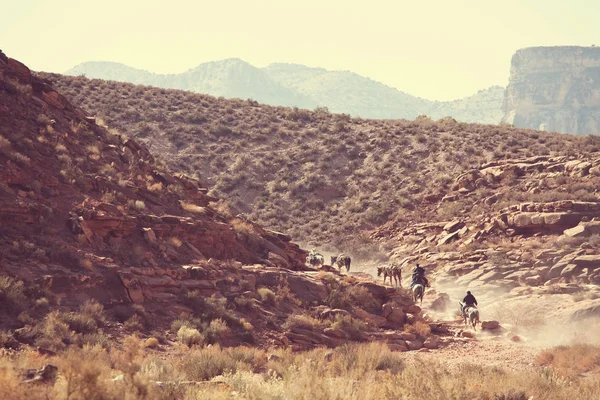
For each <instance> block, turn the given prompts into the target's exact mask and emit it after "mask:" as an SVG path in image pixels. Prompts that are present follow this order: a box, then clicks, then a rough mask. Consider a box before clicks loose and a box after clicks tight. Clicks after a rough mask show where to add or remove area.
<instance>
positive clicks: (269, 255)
mask: <svg viewBox="0 0 600 400" xmlns="http://www.w3.org/2000/svg"><path fill="white" fill-rule="evenodd" d="M0 121H1V124H0V163H1V165H2V169H1V170H2V172H1V173H0V221H2V225H1V229H2V235H1V239H0V299H1V300H2V302H1V305H0V307H2V310H3V313H2V314H1V315H0V346H6V347H13V348H19V347H21V346H26V345H33V346H35V347H36V348H37V349H38V351H39V352H42V353H44V354H55V353H57V352H60V351H62V350H64V349H65V348H67V347H68V346H71V345H75V346H84V345H85V344H97V345H99V346H101V347H105V348H109V347H110V346H111V344H110V343H109V342H113V341H115V340H116V341H117V342H118V341H120V340H121V339H122V338H123V336H124V335H126V334H129V333H137V334H138V335H141V336H142V337H146V338H148V339H152V341H150V343H152V344H151V345H150V346H152V347H157V346H159V345H162V346H165V348H169V347H170V346H172V345H173V342H174V341H179V342H180V343H181V344H186V345H189V346H193V345H202V344H207V343H215V344H217V343H218V344H221V345H233V344H241V343H245V344H254V345H260V346H286V347H291V348H292V349H304V348H310V347H314V346H317V345H325V346H330V347H333V346H337V345H339V344H342V343H346V342H348V341H377V342H386V343H389V345H390V346H391V347H392V348H394V349H395V350H402V351H407V350H417V349H420V348H422V347H423V346H427V347H430V348H436V347H437V346H438V345H439V343H441V342H443V341H444V339H443V338H441V339H437V338H434V339H430V338H429V336H430V333H431V329H434V330H435V329H438V330H439V332H438V334H442V335H444V334H449V331H448V330H447V329H446V328H441V327H438V328H436V327H435V326H434V327H433V328H430V326H429V323H430V322H431V321H427V322H425V321H424V319H423V316H422V314H421V310H420V308H419V307H417V306H414V305H413V302H412V300H411V299H410V298H409V297H408V296H407V294H406V293H405V292H403V291H400V290H397V289H394V288H388V287H385V286H382V285H379V284H375V283H373V282H372V281H371V279H370V278H369V277H368V276H362V277H361V276H360V275H359V276H358V277H351V276H348V275H340V273H338V272H337V271H332V270H331V268H329V267H323V268H322V270H320V271H317V270H308V269H307V268H306V267H305V257H306V252H304V251H303V250H301V249H300V248H299V247H298V246H297V245H296V244H294V243H293V242H292V241H291V238H290V237H289V236H287V235H284V234H282V233H278V232H275V231H271V230H268V229H265V228H263V227H261V226H260V225H258V224H255V223H253V222H251V221H249V220H247V219H245V218H244V217H242V216H234V215H232V214H231V213H230V212H229V210H228V209H227V208H226V207H225V206H223V204H221V203H219V202H217V201H218V199H216V198H214V197H212V196H210V195H208V194H207V189H206V187H205V186H204V184H202V183H201V181H200V180H197V179H194V178H191V177H189V176H186V175H183V174H172V173H170V172H169V171H168V170H167V169H166V168H164V167H161V166H159V165H158V164H157V163H156V162H155V160H154V157H153V156H152V155H151V153H150V152H149V151H148V150H147V149H146V147H145V146H144V145H142V144H140V143H138V142H137V141H135V140H133V139H130V138H127V137H126V136H123V135H117V134H115V133H114V132H110V131H108V130H107V129H105V128H103V127H101V126H99V125H98V124H97V123H96V120H95V119H94V118H93V117H89V116H87V114H86V113H85V112H84V111H83V110H81V109H80V108H77V107H75V106H73V105H72V104H71V103H70V102H69V101H68V100H67V98H65V97H64V96H62V95H61V94H59V93H58V92H57V91H56V90H55V89H54V87H53V86H52V85H51V83H50V82H49V81H47V80H45V79H41V78H38V77H35V76H33V75H32V74H31V72H30V71H29V69H28V68H27V67H26V66H25V65H23V64H22V63H20V62H18V61H16V60H14V59H9V58H7V57H6V56H5V55H4V54H2V53H0ZM434 325H435V324H434ZM157 337H158V338H160V342H159V340H158V339H157Z"/></svg>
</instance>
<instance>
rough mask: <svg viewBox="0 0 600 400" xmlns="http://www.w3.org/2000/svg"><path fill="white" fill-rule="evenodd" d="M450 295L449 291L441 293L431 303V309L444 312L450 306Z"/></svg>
mask: <svg viewBox="0 0 600 400" xmlns="http://www.w3.org/2000/svg"><path fill="white" fill-rule="evenodd" d="M451 302H452V301H451V300H450V296H448V294H447V293H440V294H438V297H437V298H436V299H435V300H434V301H433V303H431V309H432V310H434V311H439V312H444V311H446V310H447V309H448V307H450V303H451Z"/></svg>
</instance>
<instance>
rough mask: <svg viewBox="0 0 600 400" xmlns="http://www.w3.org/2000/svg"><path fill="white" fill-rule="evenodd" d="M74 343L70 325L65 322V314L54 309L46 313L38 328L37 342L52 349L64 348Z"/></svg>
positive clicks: (38, 344)
mask: <svg viewBox="0 0 600 400" xmlns="http://www.w3.org/2000/svg"><path fill="white" fill-rule="evenodd" d="M71 343H72V336H71V331H70V330H69V325H68V324H67V323H66V322H64V315H63V314H61V312H60V311H53V312H51V313H50V314H48V315H46V318H44V321H43V322H42V324H41V326H40V327H39V328H38V330H37V338H36V339H35V344H36V345H37V346H40V347H43V348H46V349H48V350H52V351H60V350H64V349H65V348H66V347H67V345H68V344H71Z"/></svg>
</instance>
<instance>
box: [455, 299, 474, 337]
mask: <svg viewBox="0 0 600 400" xmlns="http://www.w3.org/2000/svg"><path fill="white" fill-rule="evenodd" d="M458 304H459V305H460V315H462V317H463V320H464V323H465V326H467V324H468V325H471V327H472V328H473V330H474V331H476V330H477V323H478V322H479V309H478V308H477V307H475V306H468V307H466V308H465V305H464V304H463V303H462V302H460V301H459V302H458Z"/></svg>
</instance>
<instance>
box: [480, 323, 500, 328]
mask: <svg viewBox="0 0 600 400" xmlns="http://www.w3.org/2000/svg"><path fill="white" fill-rule="evenodd" d="M499 327H500V322H498V321H483V322H482V323H481V329H485V330H493V329H498V328H499Z"/></svg>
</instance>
